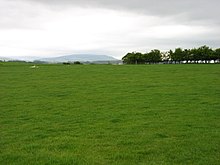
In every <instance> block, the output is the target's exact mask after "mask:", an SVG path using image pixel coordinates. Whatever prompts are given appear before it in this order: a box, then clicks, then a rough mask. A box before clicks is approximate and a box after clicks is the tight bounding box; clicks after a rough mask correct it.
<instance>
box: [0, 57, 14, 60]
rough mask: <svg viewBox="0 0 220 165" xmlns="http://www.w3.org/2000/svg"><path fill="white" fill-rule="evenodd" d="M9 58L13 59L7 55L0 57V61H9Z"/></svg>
mask: <svg viewBox="0 0 220 165" xmlns="http://www.w3.org/2000/svg"><path fill="white" fill-rule="evenodd" d="M10 60H14V59H12V58H8V57H0V61H10Z"/></svg>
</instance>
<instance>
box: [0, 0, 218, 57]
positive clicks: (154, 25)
mask: <svg viewBox="0 0 220 165" xmlns="http://www.w3.org/2000/svg"><path fill="white" fill-rule="evenodd" d="M47 2H48V4H50V3H49V2H50V1H47ZM56 2H57V3H58V2H59V4H60V1H56ZM65 2H66V4H69V3H70V4H72V5H70V6H68V5H67V6H68V7H64V8H63V7H62V6H61V7H53V6H50V5H45V4H44V3H37V2H36V1H29V3H28V1H25V0H24V1H22V0H21V1H11V0H8V1H6V0H2V1H1V2H0V9H1V10H0V36H1V37H0V56H11V55H12V56H15V55H17V56H29V55H30V56H32V55H33V56H56V55H63V54H73V53H96V54H108V55H113V56H115V57H118V58H121V57H122V56H123V55H124V54H126V53H127V52H129V51H146V50H148V51H149V50H150V49H154V48H159V49H162V50H167V49H169V48H175V47H177V46H181V47H194V46H197V45H198V44H207V45H209V44H211V45H210V46H218V44H219V41H220V38H219V36H220V35H219V30H218V29H219V27H218V25H217V24H215V23H213V22H212V21H211V22H209V21H207V22H202V23H201V22H200V21H201V20H194V21H189V20H190V19H189V18H188V17H189V16H190V14H187V11H186V13H184V12H183V13H182V12H180V13H176V10H175V12H174V11H172V12H174V13H176V14H175V15H172V14H165V15H163V14H162V13H163V12H161V13H158V14H155V15H154V14H152V13H154V12H152V11H158V9H157V10H156V9H154V8H153V7H152V8H151V9H150V10H151V14H146V13H145V12H133V10H132V12H130V11H129V10H118V9H114V8H113V6H115V4H109V6H111V7H102V6H106V4H105V5H103V4H102V5H97V2H98V1H96V3H95V1H94V4H96V5H88V6H87V7H85V6H83V5H74V3H73V1H71V2H70V1H67V0H66V1H65ZM67 2H69V3H67ZM108 2H109V3H110V1H108ZM122 2H123V1H120V2H119V6H120V4H123V3H122ZM140 2H142V3H143V4H145V1H140ZM148 3H149V1H148ZM131 4H134V3H133V2H132V3H131ZM131 4H130V5H128V8H130V7H131ZM58 6H59V5H58ZM100 6H101V7H100ZM137 6H138V5H135V7H136V8H138V7H137ZM185 6H186V4H185ZM173 7H174V6H173ZM139 8H140V9H144V8H145V7H139ZM181 11H182V10H181ZM190 11H191V10H190ZM172 12H171V13H172ZM187 22H188V23H187ZM198 22H199V23H198Z"/></svg>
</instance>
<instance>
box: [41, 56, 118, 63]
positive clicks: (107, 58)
mask: <svg viewBox="0 0 220 165" xmlns="http://www.w3.org/2000/svg"><path fill="white" fill-rule="evenodd" d="M38 60H39V61H45V62H50V63H58V62H73V61H80V62H94V61H118V59H116V58H113V57H111V56H106V55H94V54H73V55H67V56H60V57H51V58H41V59H38Z"/></svg>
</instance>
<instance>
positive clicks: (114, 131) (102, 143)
mask: <svg viewBox="0 0 220 165" xmlns="http://www.w3.org/2000/svg"><path fill="white" fill-rule="evenodd" d="M29 66H30V64H17V63H14V64H10V63H1V64H0V164H4V165H6V164H16V165H17V164H21V165H24V164H89V165H90V164H103V165H106V164H118V165H119V164H124V165H128V164H134V165H136V164H147V165H159V164H162V165H165V164H167V165H171V164H178V165H179V164H183V165H185V164H196V165H197V164H198V165H207V164H209V165H214V164H216V165H217V164H219V162H220V65H203V64H201V65H200V64H198V65H123V66H114V65H71V66H65V65H40V67H39V68H38V69H30V68H29Z"/></svg>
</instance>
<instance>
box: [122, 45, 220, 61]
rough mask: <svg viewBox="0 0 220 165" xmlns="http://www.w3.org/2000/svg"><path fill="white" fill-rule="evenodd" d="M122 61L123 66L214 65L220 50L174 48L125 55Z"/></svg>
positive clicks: (203, 47) (218, 57)
mask: <svg viewBox="0 0 220 165" xmlns="http://www.w3.org/2000/svg"><path fill="white" fill-rule="evenodd" d="M122 61H123V63H124V64H155V63H167V64H168V63H170V64H173V63H175V64H176V63H210V62H211V61H213V62H214V63H219V62H220V48H217V49H212V48H210V47H208V46H206V45H204V46H201V47H199V48H193V49H182V48H176V49H175V50H174V51H173V50H169V51H167V52H161V51H160V50H158V49H154V50H151V51H150V52H148V53H144V54H143V53H140V52H132V53H127V54H126V55H125V56H124V57H123V58H122Z"/></svg>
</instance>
